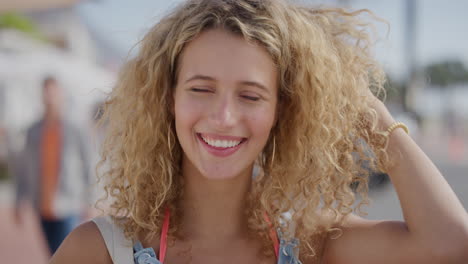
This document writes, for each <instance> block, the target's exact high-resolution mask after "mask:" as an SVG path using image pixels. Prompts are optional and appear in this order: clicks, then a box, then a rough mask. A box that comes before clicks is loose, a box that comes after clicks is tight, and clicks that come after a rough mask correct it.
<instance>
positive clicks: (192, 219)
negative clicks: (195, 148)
mask: <svg viewBox="0 0 468 264" xmlns="http://www.w3.org/2000/svg"><path fill="white" fill-rule="evenodd" d="M184 163H188V162H184ZM183 168H184V169H183V177H184V180H185V183H184V193H183V197H182V200H181V209H182V210H183V219H182V230H183V232H184V236H186V237H187V238H189V239H194V240H199V239H203V240H212V239H213V240H217V241H223V240H226V239H233V238H239V237H244V236H247V218H246V215H245V212H246V211H245V209H246V202H247V196H248V192H249V190H250V186H251V173H252V170H251V168H249V169H247V170H245V171H244V172H243V173H242V174H241V175H238V176H236V177H234V178H232V179H226V180H211V179H207V178H206V177H204V176H203V175H201V174H200V173H199V171H198V170H197V169H196V168H194V167H192V166H191V165H190V164H184V166H183Z"/></svg>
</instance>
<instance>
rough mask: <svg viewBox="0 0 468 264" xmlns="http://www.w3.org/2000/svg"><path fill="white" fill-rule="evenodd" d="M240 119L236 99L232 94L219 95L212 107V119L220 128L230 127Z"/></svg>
mask: <svg viewBox="0 0 468 264" xmlns="http://www.w3.org/2000/svg"><path fill="white" fill-rule="evenodd" d="M238 119H239V114H238V110H237V105H236V100H235V98H233V97H232V96H222V97H219V99H218V100H217V102H216V103H215V105H214V106H213V109H212V120H213V122H214V125H215V126H216V128H218V129H219V130H226V129H230V128H232V127H233V126H235V125H236V123H237V122H238Z"/></svg>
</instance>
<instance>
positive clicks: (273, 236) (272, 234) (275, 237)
mask: <svg viewBox="0 0 468 264" xmlns="http://www.w3.org/2000/svg"><path fill="white" fill-rule="evenodd" d="M263 218H264V219H265V221H266V222H267V223H268V226H269V227H270V238H271V240H273V246H274V248H275V255H276V258H278V255H279V240H278V235H277V234H276V231H275V228H274V227H273V223H272V222H271V220H270V217H268V215H267V213H266V212H265V213H264V214H263Z"/></svg>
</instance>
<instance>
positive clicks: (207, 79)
mask: <svg viewBox="0 0 468 264" xmlns="http://www.w3.org/2000/svg"><path fill="white" fill-rule="evenodd" d="M193 80H204V81H216V79H215V78H213V77H211V76H207V75H201V74H196V75H194V76H192V77H190V78H188V79H187V80H186V81H185V83H188V82H190V81H193Z"/></svg>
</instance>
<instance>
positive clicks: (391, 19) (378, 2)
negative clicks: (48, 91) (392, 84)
mask: <svg viewBox="0 0 468 264" xmlns="http://www.w3.org/2000/svg"><path fill="white" fill-rule="evenodd" d="M405 1H406V0H348V1H347V2H348V3H349V7H351V8H352V9H361V8H367V9H369V10H371V11H372V12H374V13H375V14H376V15H377V16H378V17H380V18H383V19H384V20H386V21H388V23H389V24H390V31H388V34H387V29H388V27H387V25H385V24H383V23H377V24H376V28H377V31H378V36H379V41H378V42H377V43H376V46H375V52H374V54H375V56H376V58H377V59H378V60H379V61H380V63H382V65H383V66H384V67H385V69H386V71H387V72H388V73H389V74H390V75H391V76H393V77H394V78H396V79H402V78H404V77H405V76H406V72H408V66H407V65H406V64H407V62H406V60H405V54H404V34H405V31H404V21H405V20H404V19H405V17H404V11H405ZM180 2H181V0H164V1H163V0H134V1H129V0H95V1H83V2H82V3H81V4H79V5H78V7H77V8H78V12H79V14H80V15H81V16H82V17H83V18H84V19H85V20H86V21H87V23H88V24H89V25H90V26H91V27H93V29H94V30H95V31H96V32H98V33H99V34H101V35H102V36H104V37H105V38H106V40H107V41H108V42H109V43H111V44H112V45H115V47H116V49H117V50H118V51H119V52H121V53H122V54H128V52H129V51H130V50H131V49H132V47H134V46H135V45H136V44H137V42H138V40H139V39H141V38H142V37H143V35H144V33H145V32H146V31H147V30H148V29H149V28H150V27H151V26H152V25H154V24H155V23H156V22H157V21H158V20H159V19H160V18H161V16H163V15H164V14H165V13H167V12H168V10H170V9H171V8H173V7H175V6H176V5H177V4H178V3H180ZM301 2H310V3H311V4H326V5H327V4H334V3H336V2H337V1H336V0H328V1H318V0H302V1H301ZM416 2H417V19H416V49H415V50H416V54H415V57H416V64H417V65H426V64H429V63H432V62H437V61H441V60H444V59H459V60H461V61H462V62H463V63H464V64H465V65H467V66H468V33H467V32H468V30H467V28H468V1H465V0H446V1H443V0H416Z"/></svg>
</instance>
